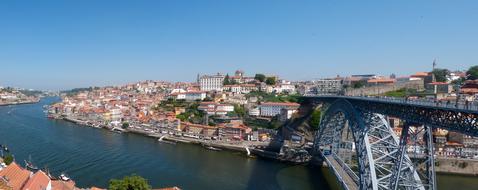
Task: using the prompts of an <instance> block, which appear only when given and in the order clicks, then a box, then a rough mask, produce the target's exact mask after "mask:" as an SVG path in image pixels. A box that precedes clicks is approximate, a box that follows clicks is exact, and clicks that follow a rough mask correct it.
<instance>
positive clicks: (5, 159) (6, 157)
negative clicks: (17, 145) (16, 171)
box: [3, 154, 13, 165]
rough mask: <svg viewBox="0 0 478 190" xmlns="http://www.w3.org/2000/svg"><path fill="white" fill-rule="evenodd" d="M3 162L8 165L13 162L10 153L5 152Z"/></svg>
mask: <svg viewBox="0 0 478 190" xmlns="http://www.w3.org/2000/svg"><path fill="white" fill-rule="evenodd" d="M3 162H5V164H6V165H10V164H11V163H12V162H13V155H12V154H6V155H5V156H4V157H3Z"/></svg>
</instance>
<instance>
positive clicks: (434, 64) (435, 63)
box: [432, 58, 437, 71]
mask: <svg viewBox="0 0 478 190" xmlns="http://www.w3.org/2000/svg"><path fill="white" fill-rule="evenodd" d="M436 61H437V59H436V58H435V59H433V66H432V68H433V70H435V67H436V66H437V62H436ZM433 70H432V71H433Z"/></svg>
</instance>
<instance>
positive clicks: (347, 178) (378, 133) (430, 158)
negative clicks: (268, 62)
mask: <svg viewBox="0 0 478 190" xmlns="http://www.w3.org/2000/svg"><path fill="white" fill-rule="evenodd" d="M304 99H306V100H308V101H312V102H319V103H324V105H325V108H326V111H325V112H324V113H323V115H322V119H321V124H320V129H319V132H318V133H317V135H316V136H315V143H314V150H316V152H317V153H318V155H319V156H321V157H322V158H323V159H324V161H325V162H326V163H327V165H328V166H330V168H331V169H332V171H333V173H334V174H335V175H336V177H337V179H338V181H339V182H340V184H341V185H342V187H343V188H344V189H373V190H378V189H423V190H424V189H432V190H434V189H436V179H435V168H434V150H433V138H432V129H434V128H441V129H446V130H449V131H455V132H460V133H463V134H465V135H470V136H478V122H477V120H478V106H477V105H472V104H468V103H466V104H458V103H450V102H434V101H423V100H407V99H398V98H385V97H382V98H378V97H355V96H354V97H352V96H338V95H320V96H306V97H304ZM386 116H392V117H396V118H400V119H401V120H402V121H405V123H404V125H403V128H402V132H401V136H400V137H398V136H397V135H395V133H394V131H393V129H392V128H391V127H390V125H389V123H388V121H387V120H386ZM407 143H408V144H410V143H413V144H415V145H418V146H417V147H422V149H423V150H422V154H421V155H423V159H420V161H421V163H417V161H414V162H412V160H411V159H410V157H409V156H408V155H407V146H406V145H407Z"/></svg>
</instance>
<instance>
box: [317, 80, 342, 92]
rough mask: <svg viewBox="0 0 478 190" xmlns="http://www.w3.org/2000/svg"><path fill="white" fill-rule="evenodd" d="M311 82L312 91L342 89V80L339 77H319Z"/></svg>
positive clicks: (336, 90)
mask: <svg viewBox="0 0 478 190" xmlns="http://www.w3.org/2000/svg"><path fill="white" fill-rule="evenodd" d="M313 83H314V87H313V91H314V92H315V93H317V94H329V93H338V92H340V91H341V90H342V80H340V79H319V80H316V81H313Z"/></svg>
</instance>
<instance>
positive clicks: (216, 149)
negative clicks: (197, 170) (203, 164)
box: [206, 146, 221, 151]
mask: <svg viewBox="0 0 478 190" xmlns="http://www.w3.org/2000/svg"><path fill="white" fill-rule="evenodd" d="M206 149H208V150H213V151H221V149H219V148H215V147H212V146H206Z"/></svg>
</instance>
